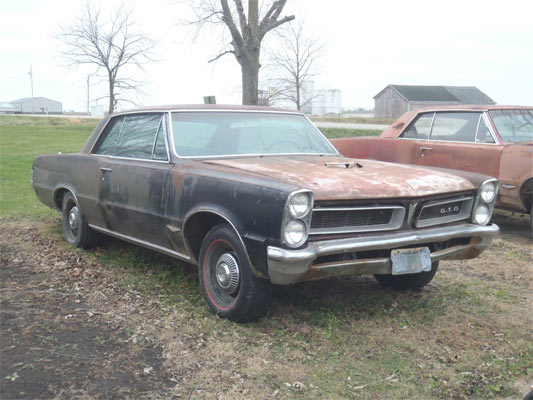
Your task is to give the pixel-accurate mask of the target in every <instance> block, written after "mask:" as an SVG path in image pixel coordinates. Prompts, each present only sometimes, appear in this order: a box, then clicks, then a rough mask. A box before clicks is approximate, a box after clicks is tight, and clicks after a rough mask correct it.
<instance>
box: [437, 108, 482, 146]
mask: <svg viewBox="0 0 533 400" xmlns="http://www.w3.org/2000/svg"><path fill="white" fill-rule="evenodd" d="M480 117H481V113H477V112H448V113H436V114H435V121H434V122H433V128H432V129H431V138H430V140H445V141H453V142H474V141H475V139H476V131H477V126H478V122H479V118H480Z"/></svg>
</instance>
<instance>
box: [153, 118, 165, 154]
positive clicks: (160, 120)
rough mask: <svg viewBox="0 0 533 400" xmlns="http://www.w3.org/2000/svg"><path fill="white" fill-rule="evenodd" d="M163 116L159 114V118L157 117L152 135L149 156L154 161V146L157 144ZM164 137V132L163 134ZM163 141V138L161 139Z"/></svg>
mask: <svg viewBox="0 0 533 400" xmlns="http://www.w3.org/2000/svg"><path fill="white" fill-rule="evenodd" d="M163 116H164V115H163V114H161V117H159V124H158V125H157V129H156V130H155V135H154V142H153V143H152V154H151V155H150V159H151V160H153V159H154V152H155V144H156V143H157V138H158V137H159V129H160V128H161V124H162V123H163ZM163 135H164V132H163ZM163 140H164V137H163Z"/></svg>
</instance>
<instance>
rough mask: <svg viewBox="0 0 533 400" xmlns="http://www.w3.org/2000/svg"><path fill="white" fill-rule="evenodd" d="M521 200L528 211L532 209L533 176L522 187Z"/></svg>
mask: <svg viewBox="0 0 533 400" xmlns="http://www.w3.org/2000/svg"><path fill="white" fill-rule="evenodd" d="M520 200H522V204H523V205H524V207H525V208H526V210H527V211H529V210H531V204H532V203H533V178H529V179H528V180H527V181H525V182H524V184H523V185H522V187H521V188H520Z"/></svg>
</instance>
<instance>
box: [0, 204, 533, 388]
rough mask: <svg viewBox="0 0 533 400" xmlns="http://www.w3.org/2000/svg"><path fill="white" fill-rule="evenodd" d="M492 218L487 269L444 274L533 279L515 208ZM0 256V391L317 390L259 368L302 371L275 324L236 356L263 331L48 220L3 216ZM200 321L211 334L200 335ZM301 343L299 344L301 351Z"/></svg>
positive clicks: (285, 305)
mask: <svg viewBox="0 0 533 400" xmlns="http://www.w3.org/2000/svg"><path fill="white" fill-rule="evenodd" d="M495 222H496V223H498V224H499V225H500V227H501V229H502V232H503V234H502V235H501V236H500V238H498V239H497V240H496V241H495V243H494V245H493V247H492V248H491V249H490V250H489V251H488V252H487V253H488V254H489V255H488V257H485V259H484V263H485V265H491V266H492V268H491V269H490V270H484V268H482V267H481V266H480V265H479V264H476V263H475V262H474V263H473V264H472V265H473V268H472V269H471V270H469V271H470V272H462V271H465V270H464V269H461V268H459V267H458V263H455V262H454V263H451V264H450V265H449V266H448V274H452V273H458V274H461V273H464V274H465V276H467V275H468V274H474V275H476V276H477V277H480V276H481V277H483V276H484V278H483V279H488V280H494V279H503V278H505V279H509V280H510V281H513V280H515V279H516V280H517V281H519V280H523V279H526V280H529V282H531V279H532V275H531V272H532V267H531V263H532V260H533V255H532V249H533V242H532V241H531V239H530V232H529V230H528V225H527V223H526V222H525V221H524V219H523V218H522V219H521V218H516V217H514V216H512V215H510V214H501V215H496V217H495ZM50 230H52V231H53V232H52V233H50ZM114 243H117V242H114ZM508 243H513V246H514V247H513V251H515V252H518V253H519V257H520V260H521V261H520V262H518V263H517V264H516V265H518V267H517V269H516V270H509V268H508V266H507V265H505V261H503V260H502V259H501V254H500V253H501V249H502V248H504V247H505V246H507V244H508ZM0 254H1V261H0V262H1V264H0V312H1V321H0V322H1V337H0V352H1V353H0V398H2V399H74V398H78V399H93V398H101V399H111V398H126V399H127V398H132V399H133V398H135V399H138V398H146V399H166V398H228V399H229V398H235V397H237V398H257V397H260V398H268V397H277V398H287V397H293V396H294V397H300V398H305V397H306V396H305V395H304V396H303V397H302V394H301V393H298V390H300V389H299V387H298V385H302V387H304V388H305V386H306V385H307V386H308V388H307V389H308V390H309V392H308V393H309V396H310V397H320V392H319V391H318V388H316V390H315V389H313V386H312V385H309V384H303V383H299V382H298V381H296V380H295V381H294V382H293V380H290V384H287V383H283V382H281V383H280V381H279V376H273V375H272V376H271V375H269V374H268V373H264V371H266V370H268V367H265V366H268V365H272V364H271V363H275V362H279V363H280V365H281V366H279V367H277V368H278V369H277V370H276V371H277V373H278V375H280V374H286V375H287V376H288V377H291V379H292V378H293V379H298V376H294V377H292V376H291V375H292V374H293V372H291V365H292V364H291V362H293V361H294V360H290V359H287V360H285V359H283V360H281V357H280V358H279V359H276V357H275V356H272V355H271V354H272V353H273V352H272V351H270V347H272V341H274V339H270V341H269V340H264V337H265V336H268V337H273V336H274V335H275V334H274V333H271V332H270V331H267V330H264V329H263V330H261V329H259V330H258V331H260V332H258V335H260V338H258V339H257V343H255V342H254V343H253V345H254V346H255V345H257V347H258V348H259V349H260V350H259V351H258V352H257V354H256V355H255V356H253V357H248V358H243V357H239V356H237V355H235V353H234V352H233V349H231V348H230V347H229V345H228V343H230V341H235V340H237V341H239V340H246V341H254V340H256V339H254V338H253V337H252V338H250V337H249V336H247V337H245V338H242V337H239V333H238V332H239V331H238V330H233V329H221V328H220V325H216V324H215V323H213V322H212V321H213V320H215V321H216V318H215V317H214V316H212V315H210V314H208V313H206V314H205V315H200V316H198V315H194V316H193V315H192V313H191V311H190V310H189V309H187V307H184V308H182V309H179V307H177V308H178V309H177V308H176V307H175V306H169V307H168V308H167V306H166V304H167V303H166V299H165V297H164V296H161V297H160V298H158V297H157V296H153V295H150V294H146V293H142V292H139V291H137V290H136V289H135V286H132V285H130V284H125V283H124V282H122V281H121V280H122V276H121V275H120V274H118V275H117V274H116V273H114V272H113V271H110V270H109V269H106V267H105V265H102V264H101V263H99V262H98V261H96V260H95V259H94V257H92V256H90V255H89V254H87V253H86V252H83V251H76V250H73V249H71V248H68V247H67V246H65V245H64V244H63V242H62V240H61V238H60V236H59V234H58V231H57V227H51V224H50V223H35V224H33V223H32V224H30V223H27V222H26V223H21V222H15V221H12V222H8V223H5V224H3V225H2V226H1V227H0ZM190 274H191V275H190V276H189V279H194V272H190ZM320 285H324V284H323V283H313V284H311V285H308V286H306V287H305V288H304V289H301V290H302V292H301V293H300V294H301V295H302V296H305V295H306V293H307V292H308V291H312V292H316V293H320V292H321V291H322V292H324V293H327V292H328V291H329V292H331V291H332V289H331V285H329V286H327V287H328V289H327V290H324V288H325V287H326V286H320ZM342 285H343V284H342V283H340V284H338V286H334V288H335V287H336V288H342V287H343V286H342ZM361 285H362V286H363V291H364V290H375V287H376V286H375V284H374V283H373V284H369V283H367V281H362V283H361ZM368 285H371V286H369V289H368V288H367V289H365V287H367V286H368ZM531 287H532V286H531V284H530V283H528V284H526V285H525V286H524V287H522V288H521V289H520V290H522V292H521V293H520V296H522V297H521V298H523V299H524V300H523V301H522V302H521V303H519V304H517V305H516V312H517V313H522V315H523V314H525V315H524V317H525V319H526V320H528V321H533V315H532V313H533V312H532V311H531V310H532V309H531V308H529V311H528V304H529V305H530V306H533V304H532V303H531V301H532V297H531V293H528V291H529V290H530V289H531ZM429 290H430V291H431V290H437V289H435V288H433V289H432V288H431V287H430V289H429ZM185 293H186V292H185ZM278 296H279V298H278V300H276V304H277V305H276V313H277V314H278V315H279V314H280V313H291V311H292V309H293V307H294V305H293V304H291V300H290V299H288V300H287V299H285V298H284V297H283V294H281V295H278ZM349 296H353V295H352V294H350V295H349ZM193 303H194V301H193ZM528 313H529V315H528ZM169 321H170V322H169ZM219 322H220V321H217V323H219ZM224 323H225V322H224ZM283 323H284V324H285V325H287V326H290V322H287V321H283ZM223 327H226V325H223ZM230 328H231V327H230ZM376 329H379V327H376ZM487 329H489V328H487ZM203 330H205V332H206V333H205V335H204V334H203V333H199V332H201V331H203ZM295 332H296V333H295V334H294V336H296V335H303V336H305V335H309V337H311V338H312V336H313V332H312V331H311V330H306V329H305V328H301V329H299V330H297V331H296V330H295ZM154 335H156V336H157V337H158V338H157V339H155V340H154V339H153V337H154ZM261 335H262V336H261ZM269 335H270V336H269ZM495 335H499V333H497V334H495ZM151 338H152V339H151ZM497 338H498V337H496V339H497ZM445 340H446V339H444V341H445ZM289 343H290V341H289ZM450 346H451V345H450ZM304 350H306V349H299V350H298V351H296V350H295V351H294V354H295V355H294V357H295V358H296V359H297V358H298V357H299V356H300V353H301V352H302V351H304ZM206 353H209V356H208V357H207V356H206ZM310 354H311V355H312V354H313V353H310ZM228 355H230V356H228ZM369 357H370V356H369ZM280 360H281V361H280ZM242 363H244V364H245V365H242ZM205 365H208V366H212V367H213V368H211V369H210V372H209V373H207V372H206V370H205V368H202V367H205ZM532 367H533V366H532ZM284 368H285V369H284ZM243 371H245V372H243ZM254 371H256V372H258V371H260V372H261V374H264V378H261V379H258V378H255V376H260V375H261V374H260V373H259V372H258V373H257V374H256V375H254ZM246 374H248V375H246ZM250 376H253V377H254V378H253V379H252V382H249V380H250ZM387 379H388V378H387ZM391 380H392V381H394V379H392V378H391ZM280 384H281V387H280ZM530 384H533V382H524V381H518V382H517V385H518V392H519V393H525V391H526V390H527V389H528V385H530ZM284 385H285V387H284ZM291 385H292V387H291ZM287 387H288V388H287ZM361 387H362V386H361ZM217 388H218V389H219V391H217ZM258 388H260V389H261V390H259V391H258ZM356 388H357V387H356ZM313 390H315V391H313ZM458 398H464V397H458ZM468 398H469V397H468ZM472 398H475V396H474V397H472Z"/></svg>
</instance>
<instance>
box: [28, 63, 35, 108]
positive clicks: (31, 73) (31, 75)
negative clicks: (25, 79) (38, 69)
mask: <svg viewBox="0 0 533 400" xmlns="http://www.w3.org/2000/svg"><path fill="white" fill-rule="evenodd" d="M28 74H29V75H30V81H31V113H32V114H35V105H34V101H33V70H32V69H31V64H30V72H28Z"/></svg>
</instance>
